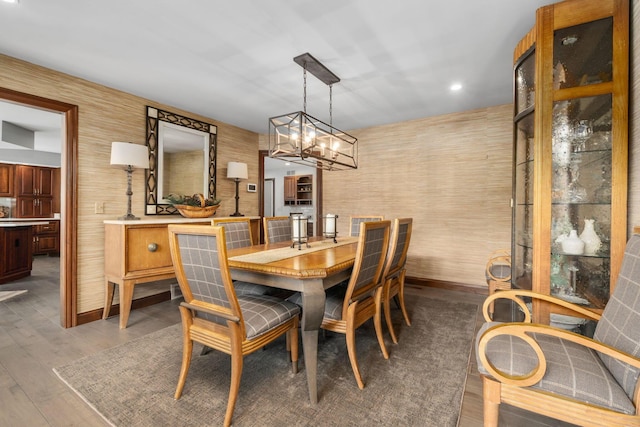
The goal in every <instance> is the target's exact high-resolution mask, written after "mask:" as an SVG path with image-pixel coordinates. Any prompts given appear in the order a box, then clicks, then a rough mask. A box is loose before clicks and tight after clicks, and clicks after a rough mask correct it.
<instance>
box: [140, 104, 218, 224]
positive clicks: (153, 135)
mask: <svg viewBox="0 0 640 427" xmlns="http://www.w3.org/2000/svg"><path fill="white" fill-rule="evenodd" d="M161 121H162V122H168V123H172V124H174V125H177V126H183V127H186V128H190V129H195V130H198V131H200V132H204V133H207V134H209V177H208V187H209V194H208V195H205V196H206V197H213V198H215V197H216V170H217V161H216V160H217V159H216V154H217V148H218V144H217V142H218V127H217V126H215V125H212V124H209V123H205V122H201V121H199V120H195V119H190V118H189V117H185V116H181V115H179V114H175V113H170V112H168V111H164V110H160V109H158V108H155V107H151V106H147V147H149V169H147V173H146V181H145V182H146V207H145V208H146V209H145V212H146V214H147V215H179V214H180V213H179V212H178V210H177V209H176V208H174V207H173V206H172V205H170V204H167V203H158V200H159V199H158V124H159V122H161Z"/></svg>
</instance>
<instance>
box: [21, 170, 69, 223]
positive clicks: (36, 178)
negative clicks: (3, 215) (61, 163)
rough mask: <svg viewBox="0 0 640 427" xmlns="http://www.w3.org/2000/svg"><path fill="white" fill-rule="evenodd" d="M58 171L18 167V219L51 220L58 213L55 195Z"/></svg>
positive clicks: (57, 192)
mask: <svg viewBox="0 0 640 427" xmlns="http://www.w3.org/2000/svg"><path fill="white" fill-rule="evenodd" d="M56 178H57V175H56V169H54V168H47V167H40V166H30V165H16V170H15V187H16V191H15V196H16V215H15V216H16V217H18V218H30V217H34V218H50V217H52V216H53V213H54V212H55V211H56V206H55V205H54V204H55V200H56V198H55V197H54V193H56V194H59V191H57V188H56V187H57V186H59V184H58V183H57V181H58V180H57V179H56Z"/></svg>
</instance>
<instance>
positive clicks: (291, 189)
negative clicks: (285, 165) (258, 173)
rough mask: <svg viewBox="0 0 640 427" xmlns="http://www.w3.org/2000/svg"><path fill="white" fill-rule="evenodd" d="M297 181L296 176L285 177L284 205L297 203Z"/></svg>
mask: <svg viewBox="0 0 640 427" xmlns="http://www.w3.org/2000/svg"><path fill="white" fill-rule="evenodd" d="M296 181H297V178H296V177H295V176H285V177H284V204H285V205H288V204H291V205H293V204H295V202H296Z"/></svg>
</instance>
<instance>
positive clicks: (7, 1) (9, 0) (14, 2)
mask: <svg viewBox="0 0 640 427" xmlns="http://www.w3.org/2000/svg"><path fill="white" fill-rule="evenodd" d="M2 1H3V2H5V3H11V4H17V3H19V2H20V0H2Z"/></svg>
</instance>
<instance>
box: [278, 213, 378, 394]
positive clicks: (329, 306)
mask: <svg viewBox="0 0 640 427" xmlns="http://www.w3.org/2000/svg"><path fill="white" fill-rule="evenodd" d="M390 228H391V221H378V222H367V223H362V224H360V238H359V240H358V249H357V251H356V258H355V263H354V265H353V272H352V273H351V278H350V279H349V284H348V285H347V286H346V287H345V286H340V285H338V286H334V287H332V288H329V289H328V290H327V299H326V302H325V307H324V316H323V319H322V325H321V326H320V327H321V328H322V329H326V330H328V331H332V332H337V333H340V334H345V335H346V341H347V352H348V353H349V361H350V362H351V369H353V374H354V375H355V377H356V382H357V383H358V387H359V388H360V389H363V388H364V382H363V381H362V376H361V375H360V369H359V367H358V360H357V358H356V337H355V334H356V329H357V328H358V327H360V326H361V325H362V324H363V323H364V322H366V321H367V320H369V319H373V324H374V326H375V330H376V336H377V338H378V343H379V345H380V350H382V355H383V356H384V358H385V359H388V358H389V353H388V352H387V347H386V346H385V344H384V339H383V337H382V320H381V319H382V316H381V311H382V309H381V304H382V284H381V282H380V279H381V277H382V269H383V268H384V260H385V257H386V255H387V249H388V246H389V234H390ZM289 300H290V301H293V302H296V303H301V296H300V293H297V294H295V295H294V296H293V297H291V298H290V299H289Z"/></svg>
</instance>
